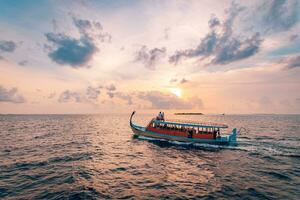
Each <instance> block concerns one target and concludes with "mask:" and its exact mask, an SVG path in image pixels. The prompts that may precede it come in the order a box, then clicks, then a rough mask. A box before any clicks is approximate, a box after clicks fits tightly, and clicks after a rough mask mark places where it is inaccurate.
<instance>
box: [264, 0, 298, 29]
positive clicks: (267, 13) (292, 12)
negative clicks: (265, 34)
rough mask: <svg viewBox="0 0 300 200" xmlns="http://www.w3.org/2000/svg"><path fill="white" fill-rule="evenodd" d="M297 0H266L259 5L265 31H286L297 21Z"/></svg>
mask: <svg viewBox="0 0 300 200" xmlns="http://www.w3.org/2000/svg"><path fill="white" fill-rule="evenodd" d="M299 9H300V7H299V1H298V0H268V1H265V2H264V3H263V4H262V6H261V7H260V9H259V11H260V12H263V18H262V22H263V25H264V26H265V27H266V28H267V31H273V32H278V31H287V30H289V29H290V28H292V27H293V26H295V25H296V24H297V22H298V21H299Z"/></svg>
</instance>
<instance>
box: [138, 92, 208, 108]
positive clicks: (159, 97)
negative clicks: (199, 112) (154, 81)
mask: <svg viewBox="0 0 300 200" xmlns="http://www.w3.org/2000/svg"><path fill="white" fill-rule="evenodd" d="M137 96H138V97H139V98H140V99H142V100H145V101H149V102H150V103H151V108H153V109H192V108H202V107H203V103H202V100H201V99H199V98H191V99H188V100H186V101H185V100H183V99H181V98H178V97H177V96H175V95H173V94H165V93H162V92H159V91H150V92H139V93H138V95H137Z"/></svg>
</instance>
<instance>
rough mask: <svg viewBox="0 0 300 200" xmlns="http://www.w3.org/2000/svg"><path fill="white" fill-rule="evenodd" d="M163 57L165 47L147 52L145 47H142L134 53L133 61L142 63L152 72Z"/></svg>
mask: <svg viewBox="0 0 300 200" xmlns="http://www.w3.org/2000/svg"><path fill="white" fill-rule="evenodd" d="M165 56H166V48H165V47H162V48H153V49H150V50H148V48H147V46H145V45H144V46H142V47H141V49H140V50H138V51H137V52H136V55H135V61H137V62H142V63H143V64H144V65H145V67H146V68H148V69H151V70H154V69H155V65H156V64H157V62H158V61H159V60H160V59H161V58H163V57H165Z"/></svg>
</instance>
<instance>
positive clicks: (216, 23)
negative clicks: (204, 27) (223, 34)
mask: <svg viewBox="0 0 300 200" xmlns="http://www.w3.org/2000/svg"><path fill="white" fill-rule="evenodd" d="M208 25H209V28H214V27H216V26H219V25H220V20H219V19H218V18H217V17H216V16H214V15H212V16H211V18H210V20H209V21H208Z"/></svg>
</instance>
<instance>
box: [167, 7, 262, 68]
mask: <svg viewBox="0 0 300 200" xmlns="http://www.w3.org/2000/svg"><path fill="white" fill-rule="evenodd" d="M242 10H243V8H242V7H240V6H239V5H238V4H236V3H232V4H231V7H230V8H229V9H228V10H227V18H226V19H225V21H224V22H223V23H221V22H220V20H219V19H217V18H216V17H215V16H212V18H211V19H210V21H209V27H210V32H209V33H208V34H207V35H206V36H205V37H204V38H202V39H201V41H200V44H199V45H198V46H197V47H196V48H191V49H186V50H180V51H176V52H175V54H174V55H172V56H171V57H170V58H169V62H170V63H173V64H177V63H178V62H179V61H180V60H181V59H187V58H199V59H208V61H209V64H227V63H230V62H234V61H237V60H242V59H245V58H248V57H250V56H253V55H254V54H256V53H257V52H258V50H259V47H260V44H261V42H262V40H261V39H260V35H259V33H255V34H253V35H252V36H251V37H242V36H237V35H234V33H233V23H234V21H235V19H236V17H237V16H238V14H239V13H240V12H241V11H242Z"/></svg>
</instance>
